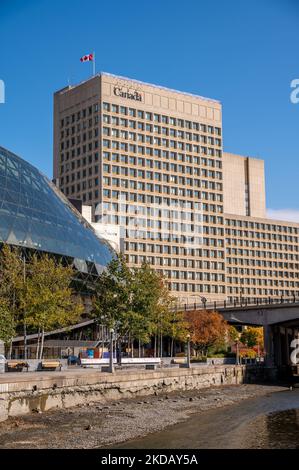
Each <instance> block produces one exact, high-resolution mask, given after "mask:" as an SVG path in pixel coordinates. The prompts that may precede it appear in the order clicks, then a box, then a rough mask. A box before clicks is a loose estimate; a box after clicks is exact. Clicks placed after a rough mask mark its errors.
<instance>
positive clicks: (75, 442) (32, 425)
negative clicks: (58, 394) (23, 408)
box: [0, 384, 285, 449]
mask: <svg viewBox="0 0 299 470" xmlns="http://www.w3.org/2000/svg"><path fill="white" fill-rule="evenodd" d="M282 390H285V388H284V387H279V386H271V385H253V384H248V385H227V386H219V387H215V386H212V387H210V388H201V389H199V390H191V391H181V392H177V391H175V392H169V393H165V391H161V392H160V393H158V392H157V391H156V392H155V393H156V394H152V395H151V396H148V397H146V398H143V399H140V398H133V399H124V400H114V401H109V400H107V401H106V404H91V403H89V402H86V403H85V404H84V405H82V404H81V405H78V406H76V407H72V408H69V409H62V410H52V411H48V412H41V411H40V410H36V412H35V413H31V414H28V415H26V416H23V417H11V418H9V419H8V420H7V421H5V422H2V423H0V448H2V449H7V448H14V449H18V448H36V449H41V448H66V449H75V448H85V449H91V448H100V447H109V446H111V447H113V446H118V447H120V448H121V443H122V442H123V443H124V442H126V441H127V442H128V441H130V440H132V439H137V438H140V437H143V436H146V435H148V434H149V433H155V432H158V431H162V430H163V429H165V428H166V427H167V426H173V425H174V424H176V423H179V422H183V421H185V420H187V419H188V418H189V417H190V416H192V415H193V414H194V413H197V414H199V416H200V414H201V413H203V414H204V413H205V412H208V410H212V409H215V408H219V409H221V408H223V407H226V406H230V405H234V404H237V403H240V402H241V401H243V400H246V399H248V398H253V397H258V396H265V395H267V394H269V393H272V392H277V391H282ZM86 401H87V400H86Z"/></svg>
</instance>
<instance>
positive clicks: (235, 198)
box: [223, 152, 266, 218]
mask: <svg viewBox="0 0 299 470" xmlns="http://www.w3.org/2000/svg"><path fill="white" fill-rule="evenodd" d="M246 185H247V186H246ZM246 188H247V189H246ZM223 189H224V196H223V197H224V212H225V213H226V214H234V215H240V216H246V215H249V216H251V217H261V218H264V217H266V190H265V168H264V161H263V160H259V159H257V158H252V157H244V156H242V155H235V154H233V153H228V152H223ZM246 194H247V199H248V211H249V213H247V210H246V202H245V201H246Z"/></svg>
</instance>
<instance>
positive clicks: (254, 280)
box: [226, 273, 299, 287]
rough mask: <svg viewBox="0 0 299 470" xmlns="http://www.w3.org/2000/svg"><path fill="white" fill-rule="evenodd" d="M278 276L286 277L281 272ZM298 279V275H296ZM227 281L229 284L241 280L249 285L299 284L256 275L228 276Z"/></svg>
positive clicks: (288, 285)
mask: <svg viewBox="0 0 299 470" xmlns="http://www.w3.org/2000/svg"><path fill="white" fill-rule="evenodd" d="M276 277H281V278H283V277H284V273H281V275H279V276H276ZM295 277H296V278H297V279H298V277H299V276H298V275H297V276H295ZM226 280H227V282H228V283H229V284H239V281H241V282H240V284H241V285H243V284H244V285H247V286H272V287H273V286H277V287H279V286H281V287H282V286H286V287H295V285H299V283H298V282H294V281H285V280H282V279H280V280H278V279H259V278H256V277H253V278H241V279H240V280H239V279H238V278H234V277H229V276H228V277H227V278H226Z"/></svg>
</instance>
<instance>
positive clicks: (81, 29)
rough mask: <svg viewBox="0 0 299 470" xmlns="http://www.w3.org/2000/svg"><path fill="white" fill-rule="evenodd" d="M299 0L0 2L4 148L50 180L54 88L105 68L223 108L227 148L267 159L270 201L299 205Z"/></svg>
mask: <svg viewBox="0 0 299 470" xmlns="http://www.w3.org/2000/svg"><path fill="white" fill-rule="evenodd" d="M298 44H299V1H297V0H251V1H247V2H245V1H244V0H225V1H224V0H213V1H207V0H184V1H183V0H148V1H146V0H127V1H124V0H122V1H120V0H113V1H104V0H103V1H102V0H0V53H1V56H0V64H1V67H0V79H2V80H4V81H5V84H6V103H5V104H0V145H2V146H4V147H7V148H9V149H11V150H12V151H14V152H16V153H17V154H19V155H21V156H22V157H23V158H25V159H26V160H28V161H30V162H31V163H33V164H34V165H36V166H37V167H39V168H40V169H41V170H42V171H43V172H44V173H46V174H47V175H48V176H50V177H51V176H52V94H53V92H54V91H55V90H57V89H59V88H62V87H63V86H65V85H66V84H67V81H68V79H69V80H70V82H71V83H77V82H79V81H81V80H83V79H85V78H87V77H88V76H89V75H90V71H91V67H90V64H89V63H85V64H81V63H80V61H79V59H80V57H81V56H82V55H83V54H85V53H89V52H92V51H93V50H95V51H96V57H97V71H98V72H99V71H106V72H111V73H115V74H120V75H124V76H128V77H131V78H136V79H139V80H143V81H147V82H152V83H156V84H160V85H163V86H167V87H171V88H176V89H178V90H182V91H188V92H192V93H197V94H200V95H203V96H207V97H211V98H216V99H219V100H221V102H222V104H223V131H224V132H223V135H224V149H225V150H226V151H231V152H235V153H240V154H245V155H252V156H256V157H260V158H263V159H265V161H266V175H267V206H268V207H269V208H272V209H295V210H299V199H298V194H299V189H298V187H299V185H298V177H299V171H298V170H299V161H298V157H299V152H298V149H299V103H298V104H297V105H294V104H292V103H291V102H290V91H291V88H290V82H291V80H293V79H295V78H299V53H298Z"/></svg>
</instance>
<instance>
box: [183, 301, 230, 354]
mask: <svg viewBox="0 0 299 470" xmlns="http://www.w3.org/2000/svg"><path fill="white" fill-rule="evenodd" d="M186 320H187V322H188V330H189V334H190V341H191V345H192V347H193V349H195V351H196V354H197V356H198V355H199V353H201V354H202V355H207V352H208V349H209V348H211V347H212V346H214V345H215V344H216V343H217V342H218V341H220V340H221V339H223V338H224V337H225V335H226V333H227V323H226V321H225V320H224V318H223V317H222V315H220V314H219V313H217V312H210V311H207V310H199V311H196V310H194V311H191V312H188V313H187V314H186Z"/></svg>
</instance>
